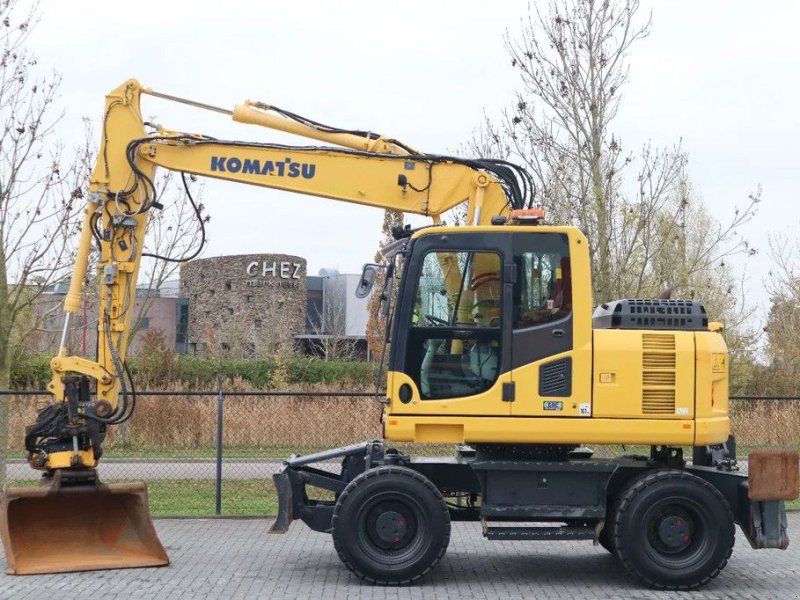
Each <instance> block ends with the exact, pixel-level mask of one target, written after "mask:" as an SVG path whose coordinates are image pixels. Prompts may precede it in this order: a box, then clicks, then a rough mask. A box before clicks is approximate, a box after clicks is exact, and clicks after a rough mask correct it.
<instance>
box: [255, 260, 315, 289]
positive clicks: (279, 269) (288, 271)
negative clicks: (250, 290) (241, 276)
mask: <svg viewBox="0 0 800 600" xmlns="http://www.w3.org/2000/svg"><path fill="white" fill-rule="evenodd" d="M301 267H302V264H301V263H293V262H289V261H272V262H270V261H266V260H264V261H260V262H259V261H255V260H254V261H253V262H251V263H248V265H247V267H246V268H245V271H246V273H247V276H248V277H258V276H259V275H260V276H261V278H262V279H252V280H249V281H248V282H247V285H248V286H249V287H298V281H297V280H299V279H300V268H301ZM276 280H278V281H276ZM281 280H283V281H281Z"/></svg>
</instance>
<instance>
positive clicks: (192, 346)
mask: <svg viewBox="0 0 800 600" xmlns="http://www.w3.org/2000/svg"><path fill="white" fill-rule="evenodd" d="M189 352H190V353H192V354H193V355H195V356H196V355H197V342H189Z"/></svg>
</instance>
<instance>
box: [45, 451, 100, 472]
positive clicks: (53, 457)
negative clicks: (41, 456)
mask: <svg viewBox="0 0 800 600" xmlns="http://www.w3.org/2000/svg"><path fill="white" fill-rule="evenodd" d="M78 454H79V455H80V457H81V461H82V463H83V466H84V467H86V468H87V469H91V468H92V467H94V466H95V465H96V464H97V461H95V459H94V450H91V449H89V450H79V451H78ZM73 456H74V454H73V452H72V450H65V451H63V452H51V453H50V454H48V455H47V468H48V469H68V468H70V467H71V466H72V457H73Z"/></svg>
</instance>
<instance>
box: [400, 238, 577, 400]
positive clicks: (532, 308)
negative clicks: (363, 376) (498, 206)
mask: <svg viewBox="0 0 800 600" xmlns="http://www.w3.org/2000/svg"><path fill="white" fill-rule="evenodd" d="M461 229H462V231H452V230H450V231H447V232H446V233H445V232H442V231H437V230H430V231H424V232H420V234H419V235H417V236H415V238H414V239H413V240H412V241H411V243H410V244H409V246H408V247H407V248H406V251H405V253H406V255H407V259H406V263H405V265H404V268H403V271H404V272H403V282H402V285H401V288H400V291H399V294H400V301H399V302H398V304H397V307H398V308H397V310H398V312H397V315H396V322H395V324H394V335H393V341H394V344H393V354H392V357H391V364H390V370H391V371H394V372H400V373H403V374H405V375H406V376H407V377H409V378H410V379H411V382H413V384H414V385H413V387H414V388H416V389H415V390H414V393H413V394H412V399H415V400H416V399H418V400H419V401H421V402H425V401H430V400H443V399H466V398H470V397H473V396H479V395H481V394H484V393H486V392H488V391H489V390H491V389H492V388H494V387H495V386H496V384H498V379H501V378H503V377H502V375H503V374H506V375H507V376H506V377H505V378H504V382H506V383H507V382H508V380H509V379H510V375H511V373H512V371H513V370H514V369H518V368H520V367H524V366H527V365H530V364H531V363H535V362H537V361H541V360H542V359H545V358H547V357H551V356H554V355H559V354H563V353H567V352H569V351H570V350H572V348H573V336H572V331H573V325H572V310H573V298H572V289H573V286H572V281H571V277H572V269H571V260H570V243H569V239H568V235H567V233H564V232H563V230H561V231H558V230H556V228H542V227H535V228H534V227H513V226H509V227H504V228H502V229H500V228H497V227H491V228H488V227H482V228H469V229H471V231H470V230H465V229H467V228H461ZM568 371H569V372H568V373H566V374H565V375H564V377H563V380H562V381H561V387H560V388H559V389H558V390H555V393H557V394H559V395H563V396H569V395H570V390H571V388H572V385H571V377H572V374H571V370H569V369H568ZM530 387H531V386H530V385H529V386H527V388H530ZM533 387H538V386H533ZM538 391H539V390H538V389H535V390H534V389H526V388H523V389H518V390H517V394H518V395H519V394H520V393H521V394H522V395H523V397H526V396H528V397H531V398H533V395H536V396H538V395H539V394H538ZM498 400H500V399H499V398H498ZM508 406H509V405H508V404H507V403H506V404H505V408H500V410H503V411H506V412H507V411H508V410H509V408H508Z"/></svg>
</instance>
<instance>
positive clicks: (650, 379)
mask: <svg viewBox="0 0 800 600" xmlns="http://www.w3.org/2000/svg"><path fill="white" fill-rule="evenodd" d="M642 383H643V384H644V385H671V386H673V387H674V386H675V372H674V371H645V372H644V373H642Z"/></svg>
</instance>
